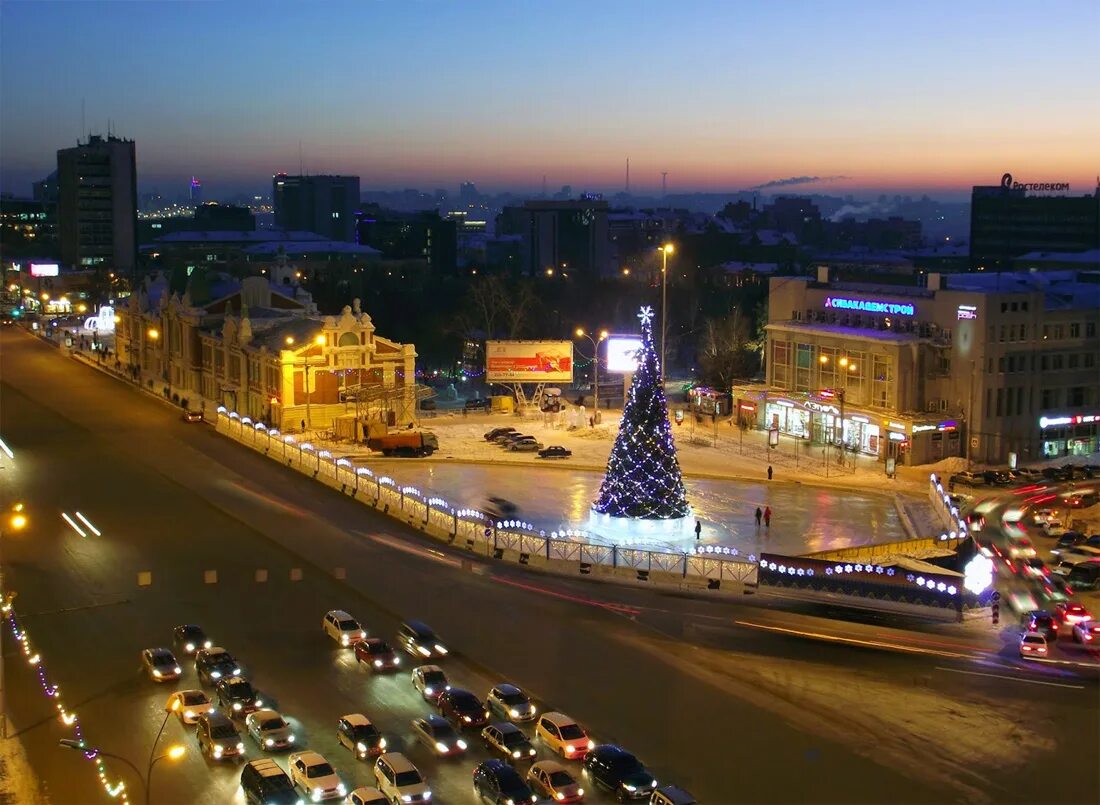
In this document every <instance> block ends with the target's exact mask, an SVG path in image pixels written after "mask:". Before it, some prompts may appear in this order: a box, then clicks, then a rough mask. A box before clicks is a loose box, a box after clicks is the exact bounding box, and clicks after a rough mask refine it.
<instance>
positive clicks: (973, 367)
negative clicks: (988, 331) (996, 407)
mask: <svg viewBox="0 0 1100 805" xmlns="http://www.w3.org/2000/svg"><path fill="white" fill-rule="evenodd" d="M977 371H978V367H977V361H976V360H971V361H970V392H969V394H968V395H967V397H968V400H967V403H966V469H967V470H969V469H970V468H971V461H970V445H971V444H973V442H974V437H973V435H972V434H973V432H974V431H973V429H974V374H975V373H976V372H977Z"/></svg>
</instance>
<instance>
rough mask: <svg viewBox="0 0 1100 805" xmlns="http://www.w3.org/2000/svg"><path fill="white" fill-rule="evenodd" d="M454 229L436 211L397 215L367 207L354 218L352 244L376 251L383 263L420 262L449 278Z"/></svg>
mask: <svg viewBox="0 0 1100 805" xmlns="http://www.w3.org/2000/svg"><path fill="white" fill-rule="evenodd" d="M462 219H463V220H465V218H464V216H463V217H462ZM458 225H459V221H458V220H456V219H455V218H451V217H448V218H441V217H440V216H439V212H438V211H437V210H424V211H421V212H399V211H397V210H386V209H382V208H381V207H379V206H378V205H376V204H371V205H367V207H366V208H365V209H363V210H362V211H361V212H359V213H357V214H356V225H355V230H356V242H357V243H359V244H362V245H365V246H370V247H372V248H374V249H378V250H379V251H380V252H382V255H383V256H384V257H385V258H386V259H387V260H424V261H426V262H427V263H428V266H429V267H430V268H431V270H432V272H433V273H435V274H453V273H454V271H455V266H456V264H457V261H458Z"/></svg>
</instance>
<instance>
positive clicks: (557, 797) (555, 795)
mask: <svg viewBox="0 0 1100 805" xmlns="http://www.w3.org/2000/svg"><path fill="white" fill-rule="evenodd" d="M554 798H555V799H565V794H563V793H562V792H561V791H558V792H557V793H555V794H554Z"/></svg>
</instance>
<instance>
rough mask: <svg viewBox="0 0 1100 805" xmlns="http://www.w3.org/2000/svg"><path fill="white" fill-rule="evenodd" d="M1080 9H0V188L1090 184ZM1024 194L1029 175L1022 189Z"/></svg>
mask: <svg viewBox="0 0 1100 805" xmlns="http://www.w3.org/2000/svg"><path fill="white" fill-rule="evenodd" d="M1098 31H1100V3H1096V2H1054V3H1034V2H1031V3H1019V2H924V3H910V4H905V5H902V4H895V3H882V2H867V3H864V2H824V1H823V2H761V3H747V2H663V3H650V2H637V0H635V2H618V0H612V1H611V2H596V1H593V0H589V2H546V3H535V2H518V0H516V1H514V2H472V1H471V2H465V3H452V2H442V1H440V2H392V3H386V2H355V3H342V2H323V3H284V2H276V3H260V2H161V3H146V2H111V3H98V2H81V3H67V2H47V3H33V2H5V3H3V4H2V5H0V181H2V182H3V186H4V188H5V189H9V188H10V189H11V190H14V191H15V192H18V193H24V192H26V186H29V182H30V181H31V180H32V179H34V178H40V177H41V175H44V174H45V173H47V172H48V171H49V170H50V169H51V168H52V167H53V165H54V161H55V157H54V152H55V151H56V149H57V148H59V147H63V146H66V145H69V144H72V143H74V142H75V141H76V139H77V138H78V136H79V135H80V131H81V128H80V121H81V101H82V99H83V102H84V106H85V109H86V115H85V118H86V121H87V124H86V125H87V128H88V129H89V130H91V131H103V130H105V129H106V124H107V120H108V119H110V120H111V121H112V127H113V129H114V130H115V131H116V132H117V133H119V134H120V135H123V136H127V137H133V138H134V139H136V140H137V148H138V158H139V181H140V182H141V183H142V184H143V185H146V186H151V185H156V186H158V187H160V188H161V189H162V190H168V189H171V190H175V189H176V187H177V185H179V184H180V183H181V182H182V181H183V180H184V179H185V178H186V177H188V176H190V175H191V174H192V173H194V174H197V175H198V176H199V177H200V178H201V179H203V180H204V182H205V184H206V185H207V186H208V187H211V188H217V187H218V186H222V187H223V188H230V187H232V188H234V189H236V188H237V187H239V186H246V187H262V186H263V185H264V184H265V182H266V181H267V179H266V177H270V175H271V173H273V172H275V171H277V170H288V171H296V170H297V167H298V154H299V145H298V144H299V141H301V143H302V153H303V155H304V163H305V167H306V169H307V170H308V171H311V172H314V173H320V172H347V173H358V174H359V175H360V176H361V177H362V183H363V186H364V187H373V186H394V187H405V186H421V187H435V186H441V187H453V186H454V185H456V184H457V183H458V182H460V181H462V180H464V179H470V180H473V181H476V182H477V183H478V185H479V186H481V187H486V188H490V189H492V188H506V187H518V188H533V187H537V186H538V185H539V184H540V183H541V179H542V176H543V174H546V175H547V177H548V179H547V180H548V182H549V184H550V185H551V186H558V185H561V184H572V185H573V186H574V187H575V188H580V187H589V188H593V189H613V188H617V187H620V186H621V185H622V182H623V169H624V162H625V159H626V158H627V157H628V156H629V157H630V159H631V174H632V179H633V185H634V186H635V187H636V188H638V189H646V188H647V187H648V188H654V187H656V186H657V185H658V184H659V182H660V171H662V170H667V171H668V172H669V183H670V189H684V190H686V189H737V188H740V187H746V186H749V185H752V184H757V183H760V182H764V181H767V180H769V179H778V178H783V177H786V176H799V175H811V176H837V175H843V176H848V177H851V179H848V180H843V181H840V182H836V183H833V186H832V187H833V189H834V190H840V189H844V190H849V189H861V188H866V189H876V190H877V189H913V188H929V189H933V190H935V189H951V188H955V189H957V188H963V187H968V186H969V185H971V184H974V183H985V182H990V183H992V182H995V181H996V180H997V178H998V177H999V176H1000V174H1001V173H1003V172H1004V171H1006V170H1007V171H1011V172H1012V173H1013V174H1016V175H1018V176H1020V177H1021V180H1034V181H1047V180H1051V181H1055V180H1057V181H1063V180H1066V181H1071V182H1073V183H1074V185H1075V189H1077V188H1080V189H1082V190H1087V189H1089V187H1090V186H1091V185H1092V184H1093V182H1094V176H1095V175H1096V174H1097V173H1098V172H1100V101H1098V96H1097V90H1096V86H1097V84H1096V76H1097V75H1100V55H1098V50H1097V48H1096V35H1097V32H1098ZM1023 177H1026V179H1024V178H1023Z"/></svg>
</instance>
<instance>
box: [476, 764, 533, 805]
mask: <svg viewBox="0 0 1100 805" xmlns="http://www.w3.org/2000/svg"><path fill="white" fill-rule="evenodd" d="M474 793H475V794H477V796H478V799H480V800H482V801H483V802H484V801H488V802H490V803H492V805H509V803H511V805H520V803H524V802H538V801H539V798H538V796H537V795H536V794H535V793H534V792H533V791H532V790H531V789H530V788H528V787H527V783H525V782H523V778H522V777H520V776H519V772H518V771H516V770H515V769H514V768H512V767H511V766H509V765H508V764H507V763H505V762H504V761H503V760H486V761H485V762H484V763H482V764H481V765H479V766H478V767H477V768H476V769H474Z"/></svg>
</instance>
